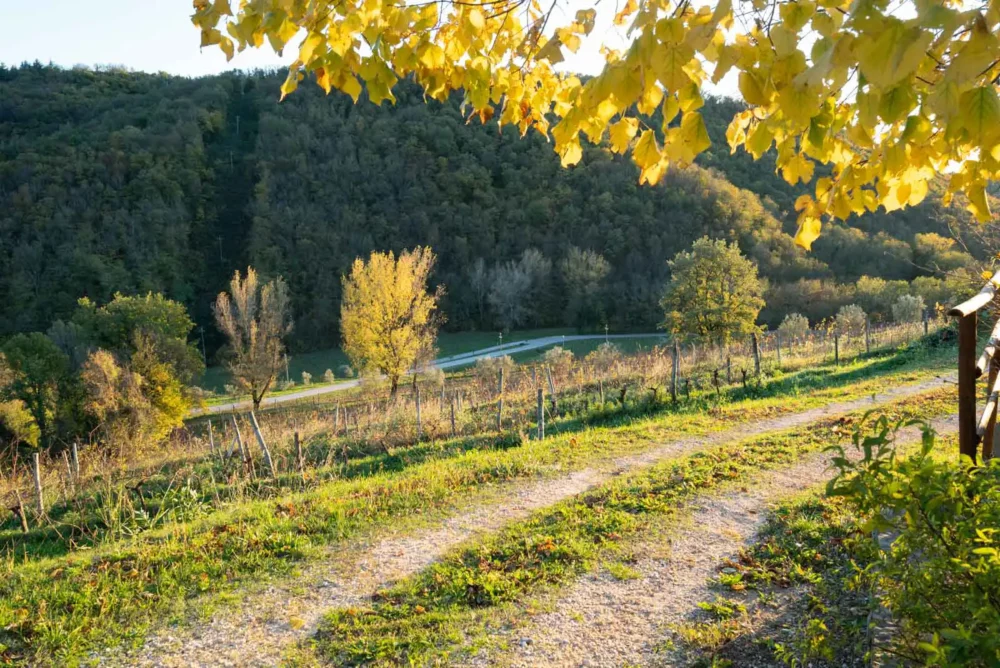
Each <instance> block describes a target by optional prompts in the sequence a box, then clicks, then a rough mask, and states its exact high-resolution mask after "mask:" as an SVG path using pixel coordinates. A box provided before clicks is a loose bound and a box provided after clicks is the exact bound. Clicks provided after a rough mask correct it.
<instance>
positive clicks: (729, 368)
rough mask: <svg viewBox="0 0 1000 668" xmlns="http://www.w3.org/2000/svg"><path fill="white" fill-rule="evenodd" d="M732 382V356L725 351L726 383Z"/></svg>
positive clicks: (730, 383)
mask: <svg viewBox="0 0 1000 668" xmlns="http://www.w3.org/2000/svg"><path fill="white" fill-rule="evenodd" d="M732 384H733V358H732V356H730V355H729V354H728V353H726V385H732Z"/></svg>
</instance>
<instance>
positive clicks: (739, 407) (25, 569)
mask: <svg viewBox="0 0 1000 668" xmlns="http://www.w3.org/2000/svg"><path fill="white" fill-rule="evenodd" d="M943 358H944V355H943V354H942V353H941V352H940V351H933V350H932V351H930V352H927V351H925V350H923V349H920V348H913V349H908V350H907V351H904V352H903V353H899V354H897V355H895V356H892V357H884V358H873V359H869V360H863V361H859V362H857V363H855V364H854V365H852V366H850V367H847V368H840V369H827V370H822V371H818V372H813V373H811V374H805V373H803V374H802V375H801V376H799V375H798V374H788V375H787V376H784V377H782V378H780V379H777V380H775V381H774V382H773V385H772V384H770V383H769V384H765V385H764V386H762V387H761V388H759V389H756V388H755V389H752V390H751V391H750V392H751V394H749V395H748V396H745V397H744V399H743V400H742V401H735V402H733V403H726V402H725V401H724V402H723V403H722V404H720V405H718V406H710V412H701V411H702V409H704V408H705V406H706V405H707V404H706V403H701V402H698V401H692V402H690V403H682V404H680V406H678V407H673V406H670V405H669V404H663V403H651V402H649V401H648V400H647V399H645V398H644V399H642V400H637V401H636V402H634V403H632V404H630V405H627V406H626V407H625V409H624V410H619V411H615V410H614V409H612V408H610V407H603V408H600V409H598V410H597V411H594V412H592V413H586V414H583V415H580V416H576V417H571V418H569V419H568V420H567V424H566V426H567V431H566V432H564V433H562V434H558V435H556V436H554V437H552V438H547V439H546V440H545V441H542V442H537V441H531V442H527V443H520V442H518V441H517V439H510V438H507V437H505V438H503V439H499V440H497V439H495V438H494V439H492V440H491V439H489V438H486V439H482V438H480V439H478V440H475V442H474V443H470V442H469V441H470V440H469V439H455V440H449V441H445V442H439V443H435V444H424V445H422V446H420V448H423V449H422V450H421V449H420V448H418V449H415V450H414V451H412V452H409V451H404V452H402V453H396V454H394V455H392V457H387V458H385V459H380V458H379V457H378V456H373V457H372V458H371V459H368V460H365V461H358V462H355V463H354V464H353V468H351V469H350V470H348V471H344V472H342V473H343V475H344V476H345V477H344V479H340V480H332V481H324V482H321V483H320V484H318V485H317V486H316V487H314V488H312V489H307V490H305V491H301V492H294V491H293V490H291V489H281V488H280V486H278V487H276V488H275V489H273V494H274V495H275V496H280V498H269V497H268V496H266V495H265V496H264V497H263V498H259V499H256V500H250V501H245V502H240V503H233V504H229V505H225V506H223V507H222V508H220V509H216V510H210V511H209V512H208V514H207V515H204V516H196V518H195V519H192V520H190V521H186V522H169V523H167V524H166V525H164V526H162V527H159V528H156V529H153V530H150V531H147V532H144V533H141V534H139V535H138V536H137V537H135V538H132V539H127V540H120V541H113V542H110V543H106V544H97V545H95V546H94V547H93V549H91V550H87V551H76V552H71V553H69V554H65V553H60V552H56V553H52V552H46V550H45V548H44V546H45V545H47V544H48V543H45V542H44V541H41V542H33V541H31V540H28V541H26V542H24V543H19V544H16V546H15V547H13V549H11V548H8V550H7V558H6V560H5V561H4V562H2V563H0V575H2V578H0V644H2V645H4V646H6V648H7V649H6V650H0V651H4V652H5V654H0V656H7V657H19V658H20V659H25V658H26V657H27V659H26V660H28V661H29V662H31V663H36V664H38V663H42V664H44V663H60V664H67V665H72V664H73V663H74V662H76V661H78V660H79V659H80V657H81V656H83V655H84V654H85V653H86V652H87V651H89V650H91V649H94V648H96V647H100V646H104V645H108V644H115V643H126V644H135V643H138V642H140V641H141V639H142V638H143V637H144V635H145V633H146V632H147V631H148V629H149V628H150V627H151V626H152V625H154V624H155V623H157V622H160V621H162V620H167V619H179V618H183V617H185V616H186V615H187V614H188V612H189V611H190V610H192V609H197V608H199V607H203V606H205V605H210V604H211V603H212V602H213V601H217V600H219V599H220V598H222V597H224V596H225V595H226V594H227V593H228V592H232V591H234V589H235V588H236V587H238V586H240V585H241V584H243V583H245V582H248V581H249V582H263V581H266V580H267V579H268V578H270V577H282V576H287V575H289V574H290V573H292V572H294V570H295V569H296V568H298V567H299V565H300V564H301V563H303V562H305V561H308V560H310V559H314V558H318V557H320V556H322V555H323V554H324V550H323V547H324V546H327V545H333V544H341V545H343V544H345V541H349V540H350V539H353V538H357V537H358V536H360V535H361V534H363V533H368V532H372V531H375V530H379V529H386V528H389V527H391V528H393V529H395V530H402V529H405V528H406V527H408V526H415V525H419V524H421V523H426V522H428V521H430V520H431V519H433V518H434V517H439V516H441V515H442V514H448V513H453V512H456V511H457V509H458V508H459V507H460V506H461V505H462V504H466V503H470V502H473V501H474V500H475V499H476V498H477V495H479V496H481V495H482V493H483V492H482V489H483V485H484V483H503V482H505V481H509V480H514V479H518V478H521V479H524V478H529V477H541V476H551V475H556V474H558V473H559V472H560V471H566V470H571V469H577V468H581V467H582V466H584V465H587V464H592V463H594V462H595V461H601V460H608V459H611V458H613V457H614V456H616V455H620V454H623V453H628V452H636V451H641V450H644V449H647V448H649V447H651V445H653V444H655V443H657V442H662V441H664V440H668V439H673V438H677V437H678V436H681V435H685V434H688V435H690V434H705V433H710V432H712V431H715V430H718V429H720V428H721V427H731V426H732V425H734V424H737V423H740V422H750V421H753V420H756V419H760V418H762V417H766V416H774V415H778V414H782V413H787V412H792V411H798V410H804V409H806V408H809V407H812V406H817V405H821V404H825V403H828V402H830V401H833V400H838V399H849V398H857V397H864V396H866V395H868V394H872V393H874V392H876V391H878V390H879V389H882V388H884V387H886V386H895V385H897V384H899V383H901V382H904V381H905V380H915V379H918V378H923V377H926V376H927V375H929V374H930V373H932V370H933V368H935V366H936V365H937V364H939V363H940V362H941V361H942V360H943ZM796 378H799V379H800V380H801V381H802V382H803V383H805V384H804V385H801V386H800V385H798V384H797V383H796V382H795V379H796ZM803 387H804V388H806V390H805V391H804V392H803V391H802V388H803ZM738 392H743V390H738ZM393 457H398V459H393ZM352 476H356V477H352ZM268 484H271V483H268ZM14 531H15V529H14V528H13V527H9V528H8V530H7V532H6V538H7V539H8V540H13V535H12V534H13V532H14ZM60 538H61V539H64V537H60ZM46 554H48V555H49V556H44V555H46Z"/></svg>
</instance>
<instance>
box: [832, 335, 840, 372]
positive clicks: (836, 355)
mask: <svg viewBox="0 0 1000 668" xmlns="http://www.w3.org/2000/svg"><path fill="white" fill-rule="evenodd" d="M833 363H834V365H835V366H840V334H834V335H833Z"/></svg>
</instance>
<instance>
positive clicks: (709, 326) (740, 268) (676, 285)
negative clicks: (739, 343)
mask: <svg viewBox="0 0 1000 668" xmlns="http://www.w3.org/2000/svg"><path fill="white" fill-rule="evenodd" d="M670 270H671V271H672V272H673V275H672V277H671V279H670V283H669V285H667V289H666V292H665V294H664V295H663V299H662V301H661V302H660V303H661V305H662V306H663V309H664V311H665V312H666V318H665V320H664V322H663V326H664V327H665V328H667V329H669V330H670V331H672V332H674V333H675V334H685V335H688V336H694V337H697V338H700V339H703V340H706V341H712V342H714V343H721V344H726V343H728V342H729V341H730V340H731V339H732V338H734V337H739V336H745V335H748V334H750V333H752V332H754V331H756V330H757V325H756V321H757V314H758V313H760V310H761V309H762V308H763V307H764V299H763V297H762V295H763V293H764V286H763V285H762V283H761V280H760V279H759V278H758V277H757V265H755V264H754V263H753V262H751V261H750V260H748V259H747V258H745V257H743V255H741V254H740V249H739V248H738V247H737V246H736V244H735V243H734V244H727V243H726V242H725V241H723V240H721V239H719V240H716V241H712V240H711V239H709V238H708V237H703V238H701V239H699V240H698V241H696V242H694V246H692V248H691V250H690V251H682V252H680V253H678V254H677V256H676V257H674V259H673V260H671V261H670Z"/></svg>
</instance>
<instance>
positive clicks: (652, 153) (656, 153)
mask: <svg viewBox="0 0 1000 668" xmlns="http://www.w3.org/2000/svg"><path fill="white" fill-rule="evenodd" d="M661 157H662V155H661V153H660V147H659V145H657V143H656V134H655V133H654V132H653V131H652V130H645V131H644V132H643V133H642V134H641V135H639V141H638V142H637V143H636V145H635V149H634V150H633V151H632V160H633V161H635V164H636V165H638V166H639V168H640V169H647V168H648V167H651V166H653V165H655V164H656V163H658V162H660V158H661Z"/></svg>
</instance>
